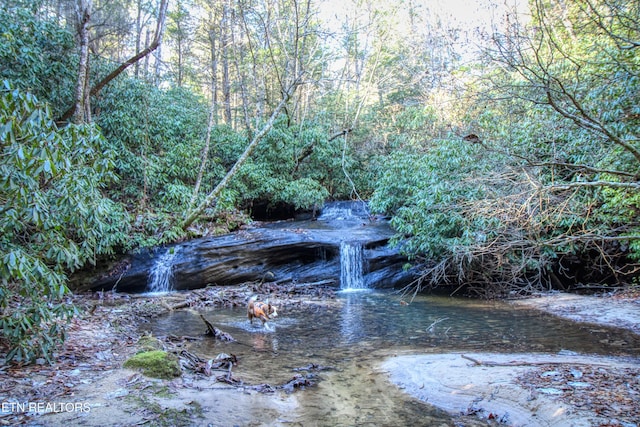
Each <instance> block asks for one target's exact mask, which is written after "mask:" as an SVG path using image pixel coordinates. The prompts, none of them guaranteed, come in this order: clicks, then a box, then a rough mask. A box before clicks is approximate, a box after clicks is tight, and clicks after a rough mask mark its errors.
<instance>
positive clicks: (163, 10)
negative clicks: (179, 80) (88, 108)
mask: <svg viewBox="0 0 640 427" xmlns="http://www.w3.org/2000/svg"><path fill="white" fill-rule="evenodd" d="M90 2H91V0H78V5H81V4H86V3H89V4H90ZM168 2H169V0H161V3H160V10H159V11H158V24H157V27H156V33H155V36H154V39H153V42H152V43H151V45H150V46H149V47H147V48H146V49H144V50H143V51H141V52H139V53H137V54H136V55H135V56H133V57H131V58H129V59H128V60H127V61H126V62H124V63H122V64H121V65H120V66H119V67H118V68H116V69H115V70H113V71H112V72H111V73H110V74H109V75H108V76H106V77H105V78H104V79H102V80H101V81H100V82H99V83H98V84H96V85H95V86H94V87H93V88H92V89H91V91H90V95H91V96H95V95H97V94H98V93H99V92H100V91H101V90H102V88H103V87H105V86H106V85H107V84H108V83H109V82H111V80H113V79H115V78H116V77H118V76H119V75H120V73H122V72H123V71H124V70H126V69H127V68H129V67H130V66H131V65H133V64H135V63H136V62H138V61H139V60H140V59H142V58H144V57H145V56H147V55H149V54H150V53H151V52H153V51H154V50H156V49H157V48H158V46H160V42H161V40H162V33H163V31H164V22H165V17H166V14H167V4H168ZM87 21H88V18H87ZM88 37H89V35H88V32H87V46H88ZM81 44H82V41H81ZM87 58H88V49H87ZM76 102H77V98H76ZM74 113H75V114H77V109H76V108H75V107H72V108H70V109H68V110H67V111H66V112H65V113H64V114H63V115H62V117H61V118H60V119H59V120H58V121H62V122H64V121H67V120H69V118H71V116H72V115H73V114H74Z"/></svg>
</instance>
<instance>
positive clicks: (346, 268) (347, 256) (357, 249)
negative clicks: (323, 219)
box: [340, 242, 367, 290]
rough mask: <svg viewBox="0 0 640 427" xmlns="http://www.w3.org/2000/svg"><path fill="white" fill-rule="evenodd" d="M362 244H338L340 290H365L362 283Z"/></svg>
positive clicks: (364, 285) (365, 286)
mask: <svg viewBox="0 0 640 427" xmlns="http://www.w3.org/2000/svg"><path fill="white" fill-rule="evenodd" d="M363 259H364V258H363V256H362V244H361V243H357V242H342V243H340V289H341V290H360V289H367V285H366V284H365V282H364V275H363V273H362V271H363V264H364V261H363Z"/></svg>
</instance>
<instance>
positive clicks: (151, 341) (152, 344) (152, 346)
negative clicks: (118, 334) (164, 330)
mask: <svg viewBox="0 0 640 427" xmlns="http://www.w3.org/2000/svg"><path fill="white" fill-rule="evenodd" d="M138 347H140V351H139V353H142V352H145V351H154V350H162V348H163V346H162V342H161V341H160V340H159V339H157V338H155V337H153V336H151V335H143V336H142V337H140V339H139V340H138Z"/></svg>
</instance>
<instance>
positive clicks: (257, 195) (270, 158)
mask: <svg viewBox="0 0 640 427" xmlns="http://www.w3.org/2000/svg"><path fill="white" fill-rule="evenodd" d="M338 155H339V154H338V153H336V152H335V151H333V152H330V153H329V152H327V137H326V133H325V132H323V131H322V130H321V129H319V128H317V127H314V126H310V127H303V128H300V127H295V128H294V127H289V126H287V123H286V121H285V120H284V119H283V118H281V119H280V120H278V122H277V123H276V125H275V126H274V127H273V129H272V130H271V131H270V132H269V133H268V134H267V135H266V136H265V138H264V140H263V141H262V143H261V144H260V145H259V146H258V148H257V149H256V151H255V153H254V155H253V156H252V158H251V159H250V160H249V161H248V162H247V163H245V165H244V166H243V167H242V169H241V170H240V172H239V174H238V177H237V179H236V180H235V181H234V182H233V183H232V188H233V189H234V190H235V191H236V194H238V195H241V196H242V199H240V200H238V202H239V204H240V205H241V206H243V205H245V206H246V205H250V204H251V203H252V202H255V201H268V203H270V204H271V205H273V206H275V205H277V204H279V203H284V204H289V205H292V206H294V208H296V209H309V208H312V207H313V206H314V205H315V206H318V205H322V203H323V202H324V201H325V200H326V199H327V198H328V197H329V195H330V187H331V183H332V180H334V179H335V177H334V174H335V172H337V171H340V169H338V167H339V166H338V165H339V163H338V164H336V162H337V161H339V157H338V159H337V160H336V157H337V156H338ZM331 164H333V166H332V165H331ZM340 173H341V172H340ZM343 179H344V178H343ZM334 194H335V193H334Z"/></svg>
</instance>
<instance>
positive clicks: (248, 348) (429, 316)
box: [148, 291, 640, 425]
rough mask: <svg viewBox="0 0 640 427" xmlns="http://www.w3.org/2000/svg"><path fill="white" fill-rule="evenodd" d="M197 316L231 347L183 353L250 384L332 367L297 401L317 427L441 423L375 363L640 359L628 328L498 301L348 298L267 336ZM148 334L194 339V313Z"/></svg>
mask: <svg viewBox="0 0 640 427" xmlns="http://www.w3.org/2000/svg"><path fill="white" fill-rule="evenodd" d="M202 313H203V314H204V316H205V317H206V318H207V319H208V320H209V321H211V322H212V323H213V324H214V325H215V326H216V327H218V328H219V329H222V330H224V331H225V332H228V333H229V334H231V335H232V336H233V337H234V338H235V339H236V340H237V342H236V343H227V342H220V341H214V340H211V339H203V340H200V341H196V342H194V343H193V344H191V347H190V351H192V352H195V353H197V354H199V355H201V356H202V357H205V358H209V357H211V358H212V357H215V356H216V355H217V354H219V353H232V354H235V355H236V356H237V357H238V360H239V364H238V366H237V367H235V368H234V375H235V376H236V377H237V378H239V379H242V380H243V381H245V382H247V383H254V384H256V383H265V382H267V383H270V384H274V385H275V384H282V383H284V382H286V381H287V380H288V379H290V378H291V377H292V375H293V373H294V372H295V371H294V369H295V368H299V367H303V366H307V365H309V364H310V363H313V364H318V365H323V366H327V367H331V368H332V370H328V371H322V372H320V373H318V376H319V379H320V380H321V381H320V382H319V386H318V387H316V388H311V389H309V390H305V391H303V392H301V397H300V398H299V399H301V402H302V405H303V409H302V413H301V414H299V415H298V418H297V420H298V421H300V420H303V421H304V420H307V421H314V420H315V421H318V420H320V421H319V422H320V424H314V425H361V424H371V425H385V424H386V425H389V424H388V423H389V422H390V420H391V419H394V420H395V421H396V422H400V423H401V424H406V423H409V424H412V425H440V424H439V423H444V425H448V423H449V422H450V419H449V418H448V416H447V415H446V414H443V413H441V412H439V411H437V410H435V409H434V408H431V407H429V406H428V405H424V404H421V403H419V402H416V401H414V400H412V399H411V398H409V397H407V396H404V395H403V394H402V392H400V391H398V390H396V389H395V387H394V386H393V385H391V384H390V383H387V382H386V380H385V378H384V376H383V375H380V374H376V373H375V369H374V366H375V364H376V363H377V362H378V361H381V360H382V359H383V358H384V357H388V356H391V355H393V354H396V353H400V352H402V353H407V352H414V353H444V352H451V351H456V352H458V351H459V352H471V351H480V352H514V353H515V352H545V353H558V352H577V353H586V354H596V355H616V356H631V357H637V356H639V355H640V337H638V336H637V335H634V334H632V333H630V332H626V331H624V330H618V329H611V328H606V327H601V326H595V325H585V324H577V323H574V322H570V321H567V320H563V319H560V318H557V317H555V316H551V315H548V314H544V313H540V312H537V311H532V310H528V309H522V308H517V307H514V306H512V305H510V304H508V303H505V302H487V301H478V300H471V299H461V298H449V297H438V296H418V297H416V298H415V299H414V300H413V301H412V302H411V304H409V305H401V304H400V297H399V296H398V295H397V294H395V293H391V292H388V291H360V292H345V293H339V294H338V298H337V299H336V300H335V301H331V302H330V303H329V304H327V305H325V304H313V303H310V304H308V305H304V306H302V307H296V308H287V307H283V308H281V309H280V310H279V314H280V316H279V317H278V318H277V319H276V320H275V321H273V322H272V326H271V330H266V329H264V328H263V327H262V326H261V325H260V324H259V322H255V321H254V324H253V325H250V324H249V321H248V320H247V318H246V311H245V310H244V309H241V308H235V309H217V310H211V311H204V312H202ZM148 328H149V329H150V330H151V331H152V332H153V333H154V334H155V335H169V334H174V335H179V336H184V335H189V336H199V335H201V334H202V332H203V331H204V325H203V323H202V321H201V319H200V318H199V316H198V315H197V313H194V312H190V311H178V312H175V313H172V314H170V315H167V316H164V317H161V318H159V319H157V320H155V321H154V323H153V324H151V325H149V326H148ZM425 420H429V421H428V423H426V424H425V422H426V421H425ZM416 422H417V424H416ZM409 424H406V425H409ZM394 425H396V424H395V423H394Z"/></svg>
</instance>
